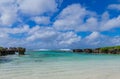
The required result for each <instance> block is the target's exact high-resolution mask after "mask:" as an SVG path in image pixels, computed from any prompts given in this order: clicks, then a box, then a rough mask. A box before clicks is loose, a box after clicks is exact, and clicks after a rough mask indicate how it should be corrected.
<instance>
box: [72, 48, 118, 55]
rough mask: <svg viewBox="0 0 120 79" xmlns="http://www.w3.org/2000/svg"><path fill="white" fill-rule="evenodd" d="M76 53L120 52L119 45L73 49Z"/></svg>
mask: <svg viewBox="0 0 120 79" xmlns="http://www.w3.org/2000/svg"><path fill="white" fill-rule="evenodd" d="M73 52H77V53H96V54H102V53H104V54H120V46H112V47H102V48H96V49H73Z"/></svg>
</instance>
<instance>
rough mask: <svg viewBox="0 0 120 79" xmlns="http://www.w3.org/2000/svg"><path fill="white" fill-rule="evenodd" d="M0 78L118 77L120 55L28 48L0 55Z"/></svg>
mask: <svg viewBox="0 0 120 79" xmlns="http://www.w3.org/2000/svg"><path fill="white" fill-rule="evenodd" d="M0 79H120V55H112V54H86V53H82V54H78V53H72V52H60V51H32V52H26V55H23V56H19V55H8V56H4V57H0Z"/></svg>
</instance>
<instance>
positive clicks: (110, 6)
mask: <svg viewBox="0 0 120 79" xmlns="http://www.w3.org/2000/svg"><path fill="white" fill-rule="evenodd" d="M108 9H112V10H120V4H111V5H109V6H108Z"/></svg>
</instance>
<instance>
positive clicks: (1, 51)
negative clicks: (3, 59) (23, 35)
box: [0, 47, 26, 56]
mask: <svg viewBox="0 0 120 79" xmlns="http://www.w3.org/2000/svg"><path fill="white" fill-rule="evenodd" d="M25 51H26V49H25V48H23V47H9V48H4V47H0V56H6V55H14V54H15V53H16V52H18V53H19V55H24V54H25Z"/></svg>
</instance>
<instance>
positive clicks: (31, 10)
mask: <svg viewBox="0 0 120 79" xmlns="http://www.w3.org/2000/svg"><path fill="white" fill-rule="evenodd" d="M18 4H19V9H20V11H21V12H22V13H25V14H28V15H42V14H44V13H47V12H55V11H56V9H57V4H56V2H55V0H50V1H48V0H34V1H33V0H19V2H18Z"/></svg>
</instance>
